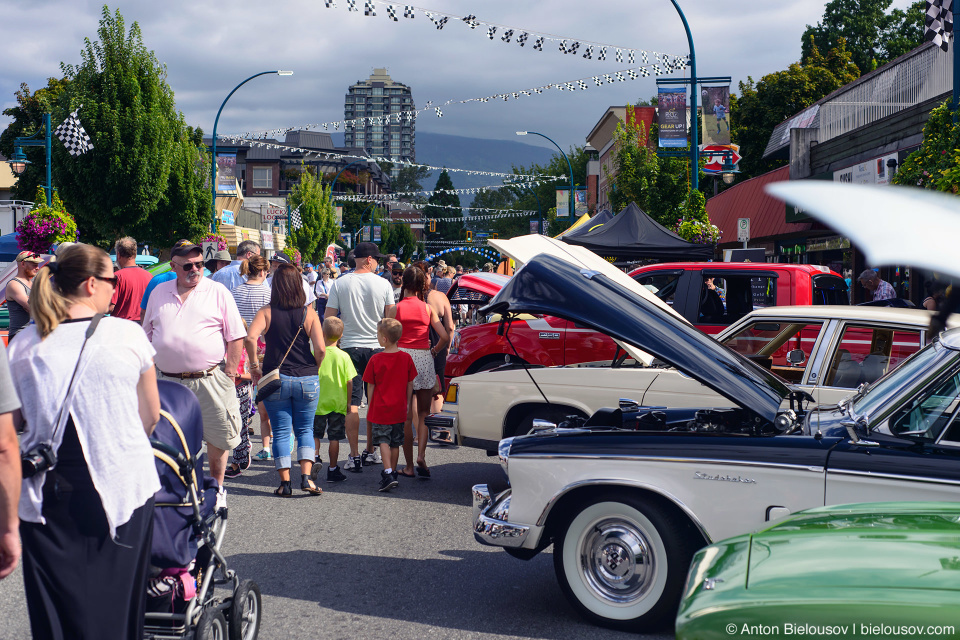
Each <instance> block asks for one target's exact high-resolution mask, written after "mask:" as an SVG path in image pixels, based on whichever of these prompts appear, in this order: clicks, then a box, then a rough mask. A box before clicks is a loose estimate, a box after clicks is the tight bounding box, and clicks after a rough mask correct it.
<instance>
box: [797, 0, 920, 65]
mask: <svg viewBox="0 0 960 640" xmlns="http://www.w3.org/2000/svg"><path fill="white" fill-rule="evenodd" d="M891 3H892V0H831V1H830V2H828V3H827V5H826V7H824V11H823V19H822V20H821V21H820V22H819V23H818V24H817V26H815V27H811V26H810V25H807V29H806V31H804V32H803V38H802V39H801V55H800V57H801V59H802V60H806V59H807V58H809V57H810V56H811V54H812V53H813V49H814V47H816V48H817V49H819V50H820V51H829V50H830V49H834V48H836V47H838V46H840V41H841V40H844V41H845V42H846V47H847V50H848V51H849V52H850V55H851V60H852V62H853V63H854V64H855V65H857V69H858V70H859V72H860V73H859V74H858V75H862V74H864V73H867V72H869V71H872V70H874V69H876V68H877V67H878V66H880V65H883V64H886V63H887V62H889V61H890V60H893V59H894V58H896V57H897V56H899V55H902V54H904V53H906V52H907V51H909V50H910V49H913V48H914V47H917V46H919V45H921V44H923V11H924V3H923V0H921V1H920V2H914V3H913V4H912V5H911V6H910V7H909V8H908V9H907V10H906V11H903V10H901V9H895V10H893V11H891V12H890V13H889V14H888V13H886V10H887V9H889V8H890V5H891Z"/></svg>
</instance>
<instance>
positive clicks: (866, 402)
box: [853, 342, 939, 416]
mask: <svg viewBox="0 0 960 640" xmlns="http://www.w3.org/2000/svg"><path fill="white" fill-rule="evenodd" d="M938 351H939V349H938V347H937V343H936V342H933V343H931V344H928V345H927V346H926V347H924V348H923V349H921V350H920V351H918V352H917V353H915V354H914V355H913V357H912V358H909V359H908V360H907V361H906V362H904V363H903V364H902V365H900V366H899V367H897V368H896V369H894V370H893V371H892V372H890V373H889V374H888V375H886V376H884V377H882V378H880V379H879V380H877V381H876V382H875V383H873V386H871V387H870V388H869V389H868V390H867V391H866V392H865V393H864V394H863V395H862V396H860V398H859V399H858V400H857V401H856V402H855V403H854V405H853V411H854V413H856V414H857V415H858V416H862V415H869V414H870V413H872V412H873V410H874V409H876V408H877V407H878V406H880V405H882V404H883V403H884V402H886V400H887V399H888V398H889V397H890V396H891V395H892V394H893V393H894V392H895V391H897V390H898V389H900V387H902V386H903V385H904V384H905V383H906V382H909V381H910V380H914V379H919V378H920V377H922V373H923V372H924V371H925V370H926V369H927V367H928V365H929V364H930V363H931V362H933V360H935V359H936V358H937V354H938Z"/></svg>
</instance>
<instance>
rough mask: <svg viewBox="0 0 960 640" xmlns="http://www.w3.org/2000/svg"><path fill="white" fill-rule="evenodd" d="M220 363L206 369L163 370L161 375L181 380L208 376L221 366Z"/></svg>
mask: <svg viewBox="0 0 960 640" xmlns="http://www.w3.org/2000/svg"><path fill="white" fill-rule="evenodd" d="M219 366H220V365H219V364H215V365H213V366H212V367H210V368H209V369H207V370H206V371H187V372H186V373H167V372H166V371H161V372H160V375H162V376H164V377H167V378H179V379H181V380H193V379H196V378H206V377H207V376H209V375H210V374H211V373H213V370H214V369H216V368H217V367H219Z"/></svg>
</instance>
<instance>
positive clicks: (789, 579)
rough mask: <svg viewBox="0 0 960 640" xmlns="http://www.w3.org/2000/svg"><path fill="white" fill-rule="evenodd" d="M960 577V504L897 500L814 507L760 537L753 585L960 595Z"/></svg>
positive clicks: (754, 546) (753, 550)
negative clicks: (895, 589) (893, 589)
mask: <svg viewBox="0 0 960 640" xmlns="http://www.w3.org/2000/svg"><path fill="white" fill-rule="evenodd" d="M878 559H882V561H879V562H878ZM958 578H960V504H957V503H940V502H932V503H923V502H909V503H907V502H891V503H873V504H859V505H843V506H834V507H824V508H818V509H811V510H808V511H803V512H801V513H799V514H797V515H795V516H792V517H790V518H788V519H786V520H784V521H782V522H780V523H778V524H776V525H775V526H773V527H770V528H769V529H766V530H764V531H760V532H758V533H755V534H754V535H752V536H751V542H750V568H749V571H748V576H747V588H748V589H761V588H780V587H784V588H787V587H788V588H790V589H794V590H801V591H802V590H803V588H804V587H809V588H811V589H813V590H817V589H819V588H820V587H822V586H823V585H830V586H831V587H846V588H851V589H871V588H877V587H893V586H895V587H898V588H904V589H910V588H913V589H946V590H953V591H956V590H958V589H960V586H958V585H960V581H958Z"/></svg>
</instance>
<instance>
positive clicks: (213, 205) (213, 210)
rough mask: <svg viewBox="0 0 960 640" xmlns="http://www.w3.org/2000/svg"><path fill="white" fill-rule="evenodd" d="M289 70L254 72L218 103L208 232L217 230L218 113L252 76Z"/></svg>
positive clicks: (212, 144)
mask: <svg viewBox="0 0 960 640" xmlns="http://www.w3.org/2000/svg"><path fill="white" fill-rule="evenodd" d="M289 73H291V72H281V71H261V72H260V73H255V74H253V75H252V76H250V77H249V78H247V79H246V80H244V81H243V82H241V83H240V84H238V85H237V86H235V87H234V88H233V91H231V92H230V93H228V94H227V97H226V98H224V99H223V102H222V103H221V104H220V108H219V109H217V117H216V118H215V119H214V120H213V136H212V138H211V144H210V149H211V151H210V196H211V200H210V232H211V233H215V232H216V231H217V125H218V124H219V123H220V114H221V113H222V112H223V108H224V107H225V106H226V105H227V101H228V100H229V99H230V96H232V95H233V94H234V93H236V92H237V89H239V88H240V87H242V86H243V85H245V84H247V83H248V82H250V81H251V80H253V79H254V78H259V77H260V76H265V75H270V74H277V75H285V74H289Z"/></svg>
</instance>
